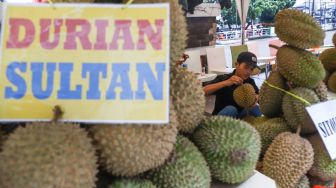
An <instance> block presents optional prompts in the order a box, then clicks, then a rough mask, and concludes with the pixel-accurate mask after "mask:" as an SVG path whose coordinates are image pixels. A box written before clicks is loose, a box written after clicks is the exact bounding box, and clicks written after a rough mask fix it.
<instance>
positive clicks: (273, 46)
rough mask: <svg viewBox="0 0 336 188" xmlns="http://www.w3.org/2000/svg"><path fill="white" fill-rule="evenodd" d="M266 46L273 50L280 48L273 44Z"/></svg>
mask: <svg viewBox="0 0 336 188" xmlns="http://www.w3.org/2000/svg"><path fill="white" fill-rule="evenodd" d="M268 46H269V47H271V48H275V49H277V50H278V49H279V48H280V46H277V45H274V44H269V45H268Z"/></svg>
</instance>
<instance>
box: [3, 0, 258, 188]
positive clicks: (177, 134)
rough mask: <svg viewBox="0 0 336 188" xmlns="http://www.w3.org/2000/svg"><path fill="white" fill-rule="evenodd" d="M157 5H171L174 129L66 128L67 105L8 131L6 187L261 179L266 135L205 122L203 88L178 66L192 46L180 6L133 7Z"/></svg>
mask: <svg viewBox="0 0 336 188" xmlns="http://www.w3.org/2000/svg"><path fill="white" fill-rule="evenodd" d="M155 2H169V3H170V7H171V10H170V11H171V12H170V17H171V32H170V33H171V35H170V43H171V44H170V46H171V49H170V53H171V54H170V66H171V68H170V69H171V72H170V87H171V88H170V99H171V104H170V118H169V119H170V121H169V124H163V125H152V124H114V125H106V124H104V125H85V124H81V125H80V124H76V123H62V122H61V121H60V120H61V115H62V113H67V112H62V107H61V106H60V107H55V109H54V118H53V121H51V122H43V123H41V122H32V123H27V124H23V125H22V124H19V125H15V126H14V125H11V124H9V125H0V130H1V131H0V147H1V150H0V187H1V188H93V187H97V188H154V187H158V188H160V187H164V188H209V187H210V186H211V181H212V178H213V179H217V180H218V181H220V182H226V183H230V184H234V183H241V182H243V181H245V180H246V179H248V178H249V177H251V176H252V175H253V173H254V172H253V170H254V169H255V168H256V164H257V161H258V159H259V155H260V151H261V138H260V135H259V133H258V132H257V130H256V129H255V128H254V127H252V126H251V125H250V124H249V123H247V122H245V121H242V120H238V119H233V118H228V117H216V116H213V117H208V118H205V116H204V115H203V114H204V108H205V97H204V92H203V89H202V85H201V83H200V82H199V80H198V79H197V77H196V75H194V74H193V73H191V72H188V71H187V70H185V69H183V68H182V67H180V66H179V65H177V64H176V62H177V61H178V60H179V59H180V56H181V54H182V53H183V52H184V50H185V47H186V40H187V28H186V21H185V17H184V16H183V12H182V10H181V7H180V5H179V4H178V1H176V0H135V1H134V2H133V3H155ZM51 113H52V112H51ZM111 113H113V112H111ZM11 126H12V128H9V127H11Z"/></svg>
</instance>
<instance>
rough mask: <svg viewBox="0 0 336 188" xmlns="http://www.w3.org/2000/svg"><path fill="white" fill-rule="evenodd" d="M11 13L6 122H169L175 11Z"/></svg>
mask: <svg viewBox="0 0 336 188" xmlns="http://www.w3.org/2000/svg"><path fill="white" fill-rule="evenodd" d="M3 6H4V9H3V20H2V23H3V24H2V26H3V27H2V33H1V37H2V38H1V39H2V40H1V55H0V58H1V61H0V62H1V63H0V121H32V120H50V119H51V116H52V113H51V109H52V108H53V107H54V106H56V105H59V106H61V108H62V109H63V110H64V112H65V114H64V116H63V120H64V121H76V122H100V123H167V122H168V119H169V31H170V28H169V25H170V23H169V21H170V20H169V4H165V3H164V4H146V5H141V4H140V5H128V6H127V7H125V5H105V4H104V5H99V4H54V5H53V6H51V5H49V4H7V3H4V4H3ZM144 12H145V13H146V14H144Z"/></svg>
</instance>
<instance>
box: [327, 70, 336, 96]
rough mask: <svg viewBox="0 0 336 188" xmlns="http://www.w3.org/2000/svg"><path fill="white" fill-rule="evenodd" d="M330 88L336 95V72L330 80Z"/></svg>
mask: <svg viewBox="0 0 336 188" xmlns="http://www.w3.org/2000/svg"><path fill="white" fill-rule="evenodd" d="M328 88H329V90H330V91H332V92H334V93H336V71H335V72H334V73H332V74H331V75H330V77H329V79H328Z"/></svg>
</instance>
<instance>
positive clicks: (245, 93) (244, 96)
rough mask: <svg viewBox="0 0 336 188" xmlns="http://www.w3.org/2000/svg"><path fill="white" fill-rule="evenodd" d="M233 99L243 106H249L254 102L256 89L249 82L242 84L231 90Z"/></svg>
mask: <svg viewBox="0 0 336 188" xmlns="http://www.w3.org/2000/svg"><path fill="white" fill-rule="evenodd" d="M233 99H234V101H235V102H236V103H237V104H238V105H239V106H240V107H243V108H249V107H251V106H253V105H254V104H255V103H256V91H255V89H254V87H253V86H252V85H251V84H248V83H246V84H243V85H240V86H238V87H237V88H236V89H235V90H234V91H233Z"/></svg>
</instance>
